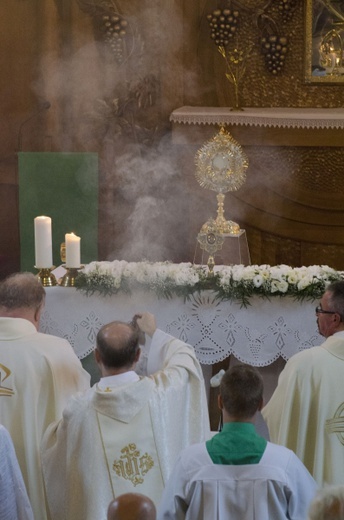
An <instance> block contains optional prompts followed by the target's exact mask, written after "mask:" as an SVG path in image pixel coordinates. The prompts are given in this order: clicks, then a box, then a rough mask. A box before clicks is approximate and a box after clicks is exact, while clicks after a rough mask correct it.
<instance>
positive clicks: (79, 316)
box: [40, 286, 323, 367]
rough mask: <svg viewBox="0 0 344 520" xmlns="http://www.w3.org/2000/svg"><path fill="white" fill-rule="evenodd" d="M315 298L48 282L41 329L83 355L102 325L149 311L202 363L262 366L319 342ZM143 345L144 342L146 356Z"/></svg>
mask: <svg viewBox="0 0 344 520" xmlns="http://www.w3.org/2000/svg"><path fill="white" fill-rule="evenodd" d="M316 303H317V302H311V301H303V302H300V301H296V300H295V299H294V298H293V297H289V296H283V297H279V296H272V297H271V298H270V299H267V298H261V297H259V296H253V297H252V298H251V299H250V303H249V305H247V306H246V307H245V306H243V305H242V304H241V303H240V302H238V301H235V300H233V301H221V300H219V299H218V298H216V295H215V293H214V292H212V291H201V292H200V293H194V294H192V295H190V296H189V298H188V299H186V300H184V298H182V297H177V296H174V297H173V298H170V299H159V298H158V297H157V295H156V294H154V293H152V292H145V291H141V292H136V293H135V294H132V295H128V294H124V293H121V294H116V295H111V296H102V295H97V294H93V295H91V296H87V295H86V294H85V293H83V292H81V291H79V290H77V289H75V288H73V287H59V286H57V287H46V305H45V309H44V311H43V314H42V317H41V324H40V330H41V331H42V332H45V333H48V334H53V335H56V336H60V337H62V338H65V339H67V340H68V341H69V342H70V343H71V345H72V347H73V348H74V351H75V353H76V354H77V356H78V357H79V358H80V359H83V358H85V357H86V356H87V355H89V354H90V353H91V352H92V351H93V350H94V347H95V343H96V335H97V332H98V330H99V329H100V327H101V326H102V325H104V324H105V323H108V322H110V321H114V320H123V321H130V320H131V318H132V317H133V315H134V314H135V313H139V312H143V311H148V312H151V313H153V314H154V315H155V316H156V320H157V326H158V327H159V328H161V329H162V330H165V331H167V332H168V333H170V334H171V335H173V336H175V337H177V338H180V339H182V340H183V341H185V342H187V343H189V344H191V345H192V346H193V347H194V348H195V351H196V355H197V358H198V359H199V361H200V363H201V364H202V365H213V364H216V363H218V362H220V361H223V360H225V359H226V358H227V357H228V356H230V355H234V356H235V357H236V358H237V359H238V360H239V361H242V362H244V363H249V364H251V365H253V366H256V367H266V366H268V365H270V364H272V363H273V362H274V361H276V360H277V359H278V358H282V359H284V360H287V359H289V358H290V357H291V356H292V355H294V354H296V353H297V352H300V351H301V350H304V349H306V348H309V347H312V346H314V345H319V344H321V343H322V341H323V340H322V338H321V336H319V334H318V331H317V325H316V317H315V311H314V309H315V306H316ZM147 348H148V346H147V345H146V346H144V347H143V352H144V355H145V354H147Z"/></svg>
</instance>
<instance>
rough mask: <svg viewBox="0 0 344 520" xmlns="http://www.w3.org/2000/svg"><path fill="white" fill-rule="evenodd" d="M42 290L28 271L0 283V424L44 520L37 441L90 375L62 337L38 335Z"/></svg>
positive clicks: (38, 517)
mask: <svg viewBox="0 0 344 520" xmlns="http://www.w3.org/2000/svg"><path fill="white" fill-rule="evenodd" d="M44 299H45V290H44V288H43V287H42V285H41V283H40V282H39V281H38V279H37V278H36V277H35V276H34V275H33V274H32V273H17V274H14V275H11V276H9V277H8V278H6V279H5V280H3V281H2V282H1V283H0V421H1V423H2V424H3V425H4V427H5V428H6V429H7V430H8V431H9V433H10V435H11V438H12V441H13V444H14V447H15V450H16V454H17V458H18V462H19V465H20V468H21V472H22V475H23V478H24V481H25V485H26V489H27V492H28V495H29V498H30V502H31V506H32V509H33V512H34V518H35V520H46V519H47V513H46V506H45V493H44V485H43V477H42V470H41V464H40V451H39V448H40V442H41V440H42V437H43V433H44V432H45V430H46V428H47V427H48V425H49V424H50V423H51V422H53V421H56V420H58V419H60V418H61V417H62V411H63V409H64V407H65V405H66V404H67V401H68V399H69V397H70V396H71V395H72V394H74V393H76V392H78V391H84V390H86V389H87V388H89V380H90V376H89V374H88V373H87V372H86V371H84V370H83V368H82V365H81V363H80V361H79V359H78V358H77V356H76V355H75V354H74V351H73V349H72V347H71V346H70V344H69V343H68V342H67V341H66V340H64V339H62V338H58V337H55V336H50V335H48V334H42V333H40V332H38V325H39V320H40V316H41V312H42V309H43V305H44Z"/></svg>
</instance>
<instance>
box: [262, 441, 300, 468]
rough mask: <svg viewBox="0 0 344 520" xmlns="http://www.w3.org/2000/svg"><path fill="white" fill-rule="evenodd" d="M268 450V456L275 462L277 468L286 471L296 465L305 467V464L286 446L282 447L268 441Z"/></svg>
mask: <svg viewBox="0 0 344 520" xmlns="http://www.w3.org/2000/svg"><path fill="white" fill-rule="evenodd" d="M266 450H267V451H266V454H267V456H268V457H269V458H270V459H271V460H273V461H275V463H276V466H279V467H281V468H284V469H287V468H288V467H291V466H295V465H296V466H300V467H302V466H303V463H302V462H301V460H300V459H299V458H298V456H297V455H296V454H295V453H294V451H293V450H291V449H289V448H287V447H286V446H281V445H280V444H275V443H273V442H270V441H268V443H267V446H266Z"/></svg>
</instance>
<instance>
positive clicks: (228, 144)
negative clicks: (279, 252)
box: [195, 127, 248, 274]
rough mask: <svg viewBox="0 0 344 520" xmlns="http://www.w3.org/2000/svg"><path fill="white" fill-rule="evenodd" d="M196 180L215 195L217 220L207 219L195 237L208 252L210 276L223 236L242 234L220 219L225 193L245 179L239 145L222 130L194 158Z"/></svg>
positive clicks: (243, 162) (246, 162)
mask: <svg viewBox="0 0 344 520" xmlns="http://www.w3.org/2000/svg"><path fill="white" fill-rule="evenodd" d="M195 162H196V173H195V175H196V179H197V181H198V182H199V184H200V185H201V186H202V188H206V189H209V190H212V191H216V192H217V196H216V198H217V217H216V219H213V218H209V219H208V220H207V222H205V224H203V226H202V228H201V231H200V232H199V233H198V235H197V241H198V242H199V244H200V247H201V249H203V250H205V251H207V253H209V258H208V263H207V265H208V267H209V272H210V274H212V273H213V268H214V265H215V260H214V255H215V253H216V252H217V251H219V250H220V249H221V248H222V246H223V243H224V241H225V238H226V237H239V236H240V235H241V234H242V233H243V232H244V231H243V230H242V229H240V226H239V224H237V223H236V222H234V221H233V220H226V219H225V216H224V200H225V195H224V194H225V193H227V192H228V191H236V190H238V189H239V188H240V187H241V186H242V185H243V184H244V182H245V180H246V170H247V167H248V159H247V156H246V154H245V153H244V152H243V150H242V148H241V146H240V144H239V143H238V142H237V141H236V140H235V139H233V137H232V136H231V134H230V133H229V132H227V131H226V130H225V129H224V128H223V127H222V128H221V129H220V131H219V133H218V134H216V135H215V136H214V137H213V138H212V139H211V140H210V141H208V142H207V143H206V144H205V145H204V146H202V148H200V149H199V150H198V152H197V154H196V157H195Z"/></svg>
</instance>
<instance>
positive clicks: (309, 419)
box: [262, 281, 344, 486]
mask: <svg viewBox="0 0 344 520" xmlns="http://www.w3.org/2000/svg"><path fill="white" fill-rule="evenodd" d="M315 312H316V317H317V324H318V329H319V332H320V334H322V335H323V336H324V337H325V338H327V339H326V341H325V342H324V343H323V344H322V345H321V346H320V347H313V348H310V349H307V350H304V351H302V352H300V353H298V354H296V355H295V356H293V357H291V358H290V359H289V361H288V362H287V364H286V366H285V368H284V370H283V371H282V372H281V374H280V377H279V380H278V385H277V388H276V390H275V392H274V393H273V395H272V397H271V399H270V401H269V402H268V404H267V405H266V406H265V408H264V409H263V411H262V413H263V416H264V418H265V420H266V422H267V425H268V429H269V432H270V437H271V440H272V441H273V442H276V443H278V444H282V445H283V446H287V447H288V448H290V449H292V450H293V451H294V452H295V453H296V454H297V455H298V457H299V458H300V459H301V460H302V461H303V463H304V464H305V466H306V467H307V468H308V470H309V471H310V473H311V474H312V475H313V477H314V478H315V480H316V481H317V482H318V484H319V485H320V486H323V485H325V484H327V485H340V484H342V485H344V470H343V468H344V432H343V424H344V281H339V282H334V283H332V284H331V285H329V286H328V287H327V289H326V291H325V293H324V295H323V297H322V298H321V300H320V305H318V306H317V307H316V309H315Z"/></svg>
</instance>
